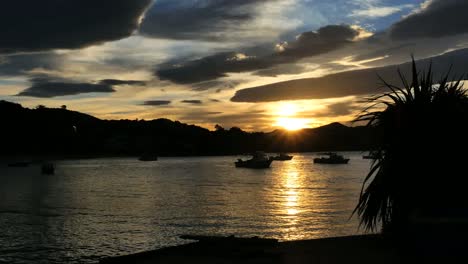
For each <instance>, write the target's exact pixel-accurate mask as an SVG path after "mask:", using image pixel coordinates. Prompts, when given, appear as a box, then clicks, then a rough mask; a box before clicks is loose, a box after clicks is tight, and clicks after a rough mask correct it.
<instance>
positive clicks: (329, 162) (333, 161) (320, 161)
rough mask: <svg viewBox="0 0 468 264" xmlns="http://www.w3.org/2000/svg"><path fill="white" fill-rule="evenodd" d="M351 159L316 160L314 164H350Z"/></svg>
mask: <svg viewBox="0 0 468 264" xmlns="http://www.w3.org/2000/svg"><path fill="white" fill-rule="evenodd" d="M348 162H349V159H342V160H331V159H328V158H315V159H314V163H319V164H348Z"/></svg>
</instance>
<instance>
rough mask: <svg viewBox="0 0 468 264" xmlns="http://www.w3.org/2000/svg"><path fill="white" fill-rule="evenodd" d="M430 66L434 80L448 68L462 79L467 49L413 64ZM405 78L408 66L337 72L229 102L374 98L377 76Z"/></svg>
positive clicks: (265, 88)
mask: <svg viewBox="0 0 468 264" xmlns="http://www.w3.org/2000/svg"><path fill="white" fill-rule="evenodd" d="M430 61H432V63H433V71H434V73H435V75H434V78H435V79H436V80H437V79H439V78H440V77H441V75H442V74H444V73H446V72H447V70H448V69H449V67H450V66H451V65H452V68H453V70H452V77H454V79H458V78H460V77H461V76H466V69H468V49H463V50H457V51H453V52H449V53H446V54H444V55H440V56H437V57H433V58H431V59H424V60H420V61H418V62H417V64H418V67H419V69H424V68H426V69H427V66H428V65H429V63H430ZM398 68H399V69H401V71H402V72H403V73H404V74H405V75H407V76H409V73H410V69H411V64H410V63H404V64H400V65H392V66H385V67H379V68H373V69H364V70H356V71H348V72H341V73H336V74H330V75H327V76H324V77H319V78H308V79H299V80H292V81H286V82H279V83H274V84H269V85H264V86H259V87H253V88H247V89H243V90H239V91H237V92H236V94H235V96H234V97H233V98H231V101H233V102H270V101H280V100H298V99H326V98H336V97H345V96H351V95H365V94H375V93H380V92H382V91H385V90H384V89H383V88H382V87H381V81H380V80H379V78H378V75H380V76H381V77H382V78H383V79H384V80H386V81H387V82H389V83H392V84H395V85H401V82H400V80H399V78H398V75H397V69H398Z"/></svg>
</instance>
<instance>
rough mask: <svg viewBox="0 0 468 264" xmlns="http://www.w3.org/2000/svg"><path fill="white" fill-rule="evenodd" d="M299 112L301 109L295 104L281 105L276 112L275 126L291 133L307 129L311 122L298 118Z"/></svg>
mask: <svg viewBox="0 0 468 264" xmlns="http://www.w3.org/2000/svg"><path fill="white" fill-rule="evenodd" d="M299 112H300V108H299V107H298V105H296V104H293V103H281V104H280V105H279V106H278V110H277V111H276V115H277V118H276V123H275V126H279V127H282V128H284V129H286V130H290V131H294V130H299V129H302V128H306V127H307V126H308V124H309V120H308V119H305V118H300V117H297V115H298V113H299Z"/></svg>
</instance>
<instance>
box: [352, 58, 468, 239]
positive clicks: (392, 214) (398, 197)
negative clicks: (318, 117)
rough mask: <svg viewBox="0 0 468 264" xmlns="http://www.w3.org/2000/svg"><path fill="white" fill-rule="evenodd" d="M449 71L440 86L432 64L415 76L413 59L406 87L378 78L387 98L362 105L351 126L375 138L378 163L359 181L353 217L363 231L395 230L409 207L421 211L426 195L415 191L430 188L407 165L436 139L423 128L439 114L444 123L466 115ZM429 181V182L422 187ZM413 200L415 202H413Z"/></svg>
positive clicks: (459, 86) (458, 84) (465, 100)
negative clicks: (365, 128)
mask: <svg viewBox="0 0 468 264" xmlns="http://www.w3.org/2000/svg"><path fill="white" fill-rule="evenodd" d="M450 71H451V69H449V71H448V72H447V74H445V75H444V76H443V77H442V78H441V79H440V81H438V82H434V74H433V71H432V63H431V64H430V65H429V68H428V70H427V72H423V73H420V72H419V71H418V69H417V67H416V63H415V61H414V58H413V61H412V70H411V75H412V79H411V82H409V81H408V80H407V78H406V77H405V76H404V74H403V73H402V72H401V71H400V70H398V71H397V74H398V76H399V78H400V80H401V84H402V86H401V87H400V86H396V85H394V84H391V83H388V82H387V81H385V80H384V79H383V78H381V77H380V76H379V79H380V81H381V83H382V85H383V87H385V88H387V89H388V90H389V92H386V93H383V94H380V95H375V96H371V97H368V98H365V99H364V101H365V102H366V103H368V104H369V106H368V107H366V108H365V109H364V110H363V111H362V112H361V114H360V115H359V116H358V117H357V118H356V119H355V121H361V122H362V121H365V122H367V125H368V126H370V127H372V128H373V130H374V131H375V132H376V135H377V140H376V142H375V145H374V148H373V150H372V155H374V156H376V157H378V158H377V159H376V160H374V162H373V163H372V165H371V168H370V171H369V173H368V174H367V176H366V178H365V180H364V183H363V186H362V190H361V195H360V199H359V202H358V204H357V206H356V208H355V210H354V212H353V214H355V213H357V214H358V215H359V216H360V222H361V225H362V226H363V227H364V228H365V229H367V230H376V229H377V228H378V227H379V224H381V225H382V227H383V228H384V229H387V228H388V229H395V228H398V226H399V225H401V224H402V223H404V222H405V221H406V220H407V218H408V215H409V212H410V211H411V210H412V209H413V207H418V206H419V207H424V206H425V205H422V203H423V202H421V201H424V199H425V197H422V196H424V195H426V192H429V191H427V190H423V191H419V190H418V188H419V187H421V186H424V188H425V187H426V186H431V185H429V184H424V183H422V182H424V180H425V179H424V178H423V176H418V175H415V174H418V170H420V169H421V166H420V164H415V163H416V160H414V161H413V160H412V159H414V155H417V153H416V152H418V151H419V148H420V147H421V146H424V144H426V143H427V144H429V145H430V144H431V140H433V137H435V138H436V137H437V136H439V135H438V134H437V133H435V134H434V135H432V134H431V131H430V129H427V128H428V125H427V124H428V123H429V121H430V120H431V118H436V119H437V117H436V116H440V118H439V119H444V115H443V114H441V113H445V114H446V115H449V117H450V115H451V114H453V112H454V111H458V112H460V111H461V112H463V111H465V112H464V113H465V114H468V113H467V112H468V111H466V109H468V107H467V106H468V96H467V93H466V90H464V89H463V83H462V80H463V79H464V78H459V79H456V81H452V80H453V78H452V79H451V78H450ZM447 106H449V107H447ZM376 108H380V109H383V110H381V111H379V110H375V109H376ZM447 109H452V110H447ZM449 111H451V112H449ZM434 113H436V116H434ZM447 113H448V114H447ZM431 115H432V116H431ZM428 120H429V121H428ZM420 124H423V126H421V128H420V127H419V126H420ZM442 134H444V135H443V136H441V137H447V136H446V135H445V134H446V133H442ZM437 140H443V139H440V138H438V139H437ZM432 143H434V142H432ZM437 144H439V143H437ZM439 145H441V144H439ZM412 152H414V153H412ZM421 153H422V151H421ZM412 155H413V156H412ZM432 180H433V179H432V178H429V179H428V180H427V181H432ZM417 195H420V196H421V197H416V198H415V197H414V196H417Z"/></svg>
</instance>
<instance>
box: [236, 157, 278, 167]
mask: <svg viewBox="0 0 468 264" xmlns="http://www.w3.org/2000/svg"><path fill="white" fill-rule="evenodd" d="M272 162H273V160H272V159H269V160H261V161H252V160H239V161H236V162H234V164H235V165H236V167H237V168H249V169H267V168H270V165H271V163H272Z"/></svg>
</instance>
